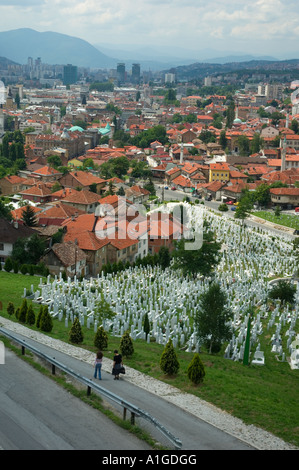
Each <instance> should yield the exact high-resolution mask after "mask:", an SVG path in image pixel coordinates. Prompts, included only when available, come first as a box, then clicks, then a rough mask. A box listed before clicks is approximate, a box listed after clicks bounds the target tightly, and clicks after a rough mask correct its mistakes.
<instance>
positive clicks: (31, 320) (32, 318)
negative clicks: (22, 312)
mask: <svg viewBox="0 0 299 470" xmlns="http://www.w3.org/2000/svg"><path fill="white" fill-rule="evenodd" d="M26 323H27V324H28V325H34V323H35V313H34V310H33V307H32V304H30V305H29V307H28V310H27V314H26Z"/></svg>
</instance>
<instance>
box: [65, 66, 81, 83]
mask: <svg viewBox="0 0 299 470" xmlns="http://www.w3.org/2000/svg"><path fill="white" fill-rule="evenodd" d="M77 80H78V68H77V67H76V66H75V65H71V64H67V65H65V66H64V67H63V83H64V85H71V84H72V83H76V82H77Z"/></svg>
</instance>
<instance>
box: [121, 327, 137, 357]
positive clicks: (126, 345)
mask: <svg viewBox="0 0 299 470" xmlns="http://www.w3.org/2000/svg"><path fill="white" fill-rule="evenodd" d="M119 349H120V352H121V353H122V355H123V356H126V357H130V356H132V354H133V353H134V346H133V341H132V338H131V336H130V335H129V332H128V331H126V332H125V333H124V334H123V336H122V338H121V341H120V346H119Z"/></svg>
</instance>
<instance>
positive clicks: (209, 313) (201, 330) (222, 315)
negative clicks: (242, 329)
mask: <svg viewBox="0 0 299 470" xmlns="http://www.w3.org/2000/svg"><path fill="white" fill-rule="evenodd" d="M226 305H227V296H226V293H225V292H224V291H223V290H222V289H221V287H220V285H219V284H218V283H216V282H214V283H212V284H211V285H210V287H209V288H208V290H207V291H206V292H204V293H203V294H202V295H201V297H200V299H199V303H198V308H197V311H196V313H195V327H196V331H197V335H198V337H199V338H201V340H202V341H203V343H204V344H205V345H206V347H207V348H208V350H209V353H210V354H211V353H212V352H218V351H219V350H220V348H221V344H222V343H223V342H224V341H228V340H230V339H231V336H232V331H231V328H230V327H229V325H228V321H229V320H230V319H232V317H233V314H232V312H231V310H230V309H229V308H227V307H226Z"/></svg>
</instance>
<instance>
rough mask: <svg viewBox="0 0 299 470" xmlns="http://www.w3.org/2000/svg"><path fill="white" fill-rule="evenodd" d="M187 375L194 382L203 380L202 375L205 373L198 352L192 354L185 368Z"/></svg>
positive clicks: (197, 382)
mask: <svg viewBox="0 0 299 470" xmlns="http://www.w3.org/2000/svg"><path fill="white" fill-rule="evenodd" d="M187 373H188V377H189V379H190V380H191V382H193V383H194V384H196V385H197V384H199V383H201V382H203V379H204V376H205V375H206V373H205V369H204V365H203V363H202V360H201V359H200V356H199V354H198V353H196V354H194V356H193V359H192V361H191V362H190V364H189V366H188V369H187Z"/></svg>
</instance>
